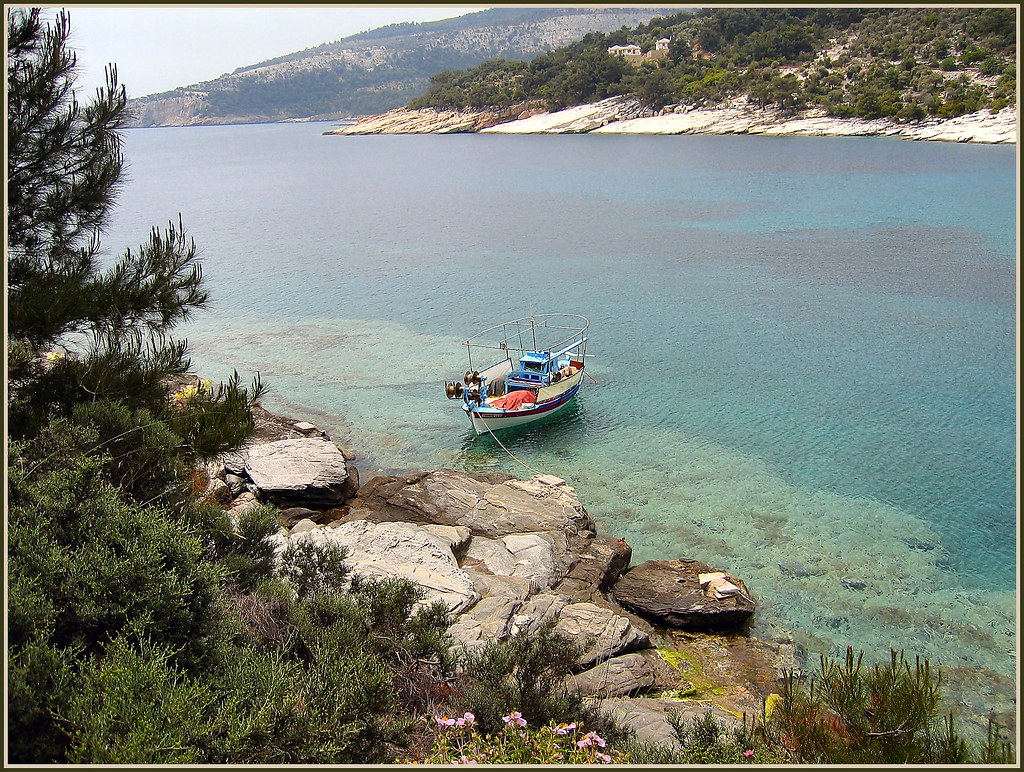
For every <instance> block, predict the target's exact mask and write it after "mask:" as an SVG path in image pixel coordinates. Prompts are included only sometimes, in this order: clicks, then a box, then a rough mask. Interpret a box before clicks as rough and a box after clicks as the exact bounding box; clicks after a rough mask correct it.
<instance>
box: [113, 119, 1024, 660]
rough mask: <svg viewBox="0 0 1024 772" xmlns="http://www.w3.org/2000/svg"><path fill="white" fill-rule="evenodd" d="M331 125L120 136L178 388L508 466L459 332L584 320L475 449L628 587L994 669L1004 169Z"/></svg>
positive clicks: (1011, 531) (727, 140)
mask: <svg viewBox="0 0 1024 772" xmlns="http://www.w3.org/2000/svg"><path fill="white" fill-rule="evenodd" d="M328 127H329V125H324V124H296V125H271V126H236V127H209V128H188V129H146V130H133V131H130V132H128V133H127V135H126V154H127V156H128V158H129V160H130V161H131V164H132V168H131V177H132V179H131V181H130V183H129V184H128V185H127V187H126V189H125V193H124V195H123V196H122V204H121V206H120V208H119V210H118V213H117V215H116V217H115V219H114V222H113V223H112V226H111V228H110V231H109V233H108V234H107V239H106V244H107V245H108V246H109V247H111V249H122V248H123V247H124V246H128V245H135V244H138V243H139V242H141V241H142V239H143V237H144V236H145V234H146V232H147V231H148V229H149V228H150V227H151V226H152V225H158V224H160V223H161V222H165V221H166V220H168V219H172V218H173V219H176V218H177V214H178V212H181V214H182V216H183V218H184V221H185V224H186V226H187V227H188V228H189V229H190V231H191V233H192V235H193V236H194V237H195V238H196V241H197V243H198V244H199V245H200V248H201V252H202V254H203V256H204V259H205V266H204V268H205V272H206V275H207V277H208V279H209V284H210V286H211V287H212V288H213V292H214V304H213V307H212V308H211V310H210V311H209V312H206V313H204V314H202V315H200V317H199V318H197V319H196V320H195V322H194V323H192V324H190V325H189V326H188V327H187V328H184V329H183V333H184V334H185V335H186V336H187V337H188V339H189V341H190V343H191V344H192V349H193V351H194V361H195V364H196V366H197V369H198V370H199V371H200V372H202V373H203V374H204V375H206V376H207V377H214V378H224V377H226V376H227V375H229V374H230V372H231V370H232V369H233V368H237V369H238V370H239V372H240V373H241V374H242V375H243V376H246V377H248V376H251V375H252V374H253V373H254V372H256V371H259V372H261V373H262V375H263V377H264V380H265V381H266V382H267V383H269V384H270V386H271V388H272V396H271V397H270V398H268V399H267V400H266V401H265V403H266V404H267V406H268V407H270V408H272V409H274V408H276V409H278V410H280V411H281V412H286V413H288V414H291V415H294V416H296V417H302V418H307V419H309V420H313V421H315V422H317V423H319V424H320V425H321V426H323V427H325V428H327V429H328V430H330V431H331V432H332V434H333V436H334V437H335V439H336V440H338V441H339V442H341V443H343V444H347V445H350V446H352V447H354V448H356V449H357V450H358V451H359V452H360V453H361V454H363V457H364V461H363V464H364V467H365V468H366V471H368V472H370V471H373V470H376V469H380V470H395V469H410V468H427V467H441V466H447V467H455V468H464V469H472V470H500V471H506V472H510V473H513V474H519V475H521V476H529V474H530V471H529V470H527V469H526V468H524V467H523V466H520V465H518V464H517V463H516V462H515V461H513V460H511V459H510V458H509V457H508V456H507V455H506V454H505V453H504V452H503V451H502V450H501V448H500V447H499V446H498V445H497V444H496V443H495V442H494V441H493V440H492V439H490V438H487V437H476V436H475V435H474V434H473V433H472V431H471V429H470V428H469V425H468V422H467V421H466V420H465V417H464V416H463V415H462V413H461V411H460V410H459V409H458V406H457V403H455V402H449V401H448V400H446V399H445V398H444V395H443V393H442V382H443V381H444V379H445V378H452V377H455V376H457V375H458V374H460V373H461V372H462V371H463V370H464V369H465V366H466V364H465V359H464V356H465V354H464V349H463V348H462V347H461V345H460V343H461V341H462V340H463V339H465V338H466V337H468V336H469V335H471V334H472V333H474V332H476V331H477V330H478V329H479V328H481V327H484V326H488V325H490V324H492V323H495V322H499V321H502V320H503V319H506V318H512V317H517V316H523V315H527V314H529V313H530V312H531V311H534V312H537V313H541V312H556V311H564V312H572V313H580V314H584V315H586V316H588V317H589V318H590V319H591V330H590V333H591V340H590V344H589V351H590V352H592V353H594V354H595V355H596V356H595V357H594V358H593V359H592V360H591V361H590V363H589V364H588V372H589V373H591V374H592V376H593V378H592V379H591V380H590V381H589V383H587V384H586V386H585V388H584V390H583V391H582V392H581V394H580V396H579V398H578V400H577V403H576V404H575V406H574V407H572V408H571V410H569V411H568V412H567V413H565V414H564V415H563V416H562V417H559V418H556V419H552V420H551V421H550V422H548V423H546V424H543V425H539V426H535V427H531V428H529V429H526V430H516V431H513V432H512V433H510V434H508V435H507V436H506V437H504V438H503V441H504V443H505V444H506V445H507V446H508V448H509V449H510V450H511V451H512V452H513V453H514V454H515V455H516V456H517V457H518V458H520V459H521V460H522V461H523V462H525V463H526V464H528V465H529V466H530V467H533V468H536V469H541V470H544V471H545V472H549V473H552V474H556V475H559V476H561V477H564V478H566V479H568V480H569V481H570V482H571V483H572V484H574V485H575V486H576V487H577V489H578V491H579V494H580V498H581V499H582V501H583V502H584V504H585V505H586V506H587V509H588V510H589V511H590V512H591V514H592V515H593V516H594V517H595V519H596V520H597V522H598V525H599V528H600V529H601V530H602V531H604V532H607V533H610V534H614V535H617V536H623V537H624V538H626V539H627V540H628V541H629V542H630V543H631V544H632V545H633V548H634V563H637V562H640V561H643V560H647V559H653V558H674V557H682V556H685V557H694V558H699V559H702V560H706V561H708V562H710V563H712V564H714V565H716V566H718V567H720V568H722V569H725V570H729V571H732V572H734V573H736V574H737V575H739V576H741V577H742V578H743V579H744V581H746V582H747V584H748V585H749V586H750V587H751V588H752V589H753V590H754V592H755V593H756V594H757V595H758V596H759V598H760V606H759V612H758V622H757V625H756V627H755V632H759V633H761V634H771V633H772V632H773V631H774V630H775V629H776V628H784V629H787V630H791V631H793V633H794V635H795V637H796V639H797V640H798V641H799V642H800V643H801V644H803V645H805V646H806V647H807V648H808V650H809V651H825V650H828V649H832V650H834V651H838V650H842V649H844V648H845V646H846V645H848V644H850V645H853V646H855V647H859V648H864V649H868V650H870V651H872V652H877V653H882V654H884V653H885V652H886V651H887V650H888V647H889V646H897V647H904V648H906V649H907V650H908V652H912V653H919V654H923V655H927V656H929V657H931V658H932V660H933V662H937V663H941V664H955V665H969V666H978V667H984V668H988V669H991V670H995V671H997V672H1000V673H1003V674H1006V675H1010V674H1012V673H1013V672H1014V670H1015V659H1014V651H1015V647H1016V637H1015V628H1016V592H1015V587H1016V480H1015V475H1016V449H1015V448H1016V443H1015V422H1016V385H1015V382H1016V337H1015V336H1016V310H1015V304H1016V298H1017V295H1016V285H1017V271H1016V234H1015V227H1016V221H1015V211H1016V206H1015V185H1016V182H1015V165H1016V157H1015V153H1016V149H1015V148H1014V147H992V146H969V145H950V144H940V143H920V142H905V141H899V140H888V139H878V138H864V139H860V138H801V139H796V138H770V137H733V136H725V137H614V136H560V137H545V136H533V137H529V136H528V137H514V136H507V137H502V136H487V135H459V136H411V137H323V136H321V135H320V133H321V132H322V131H323V130H324V129H326V128H328Z"/></svg>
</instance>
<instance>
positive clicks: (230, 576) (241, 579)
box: [208, 505, 281, 592]
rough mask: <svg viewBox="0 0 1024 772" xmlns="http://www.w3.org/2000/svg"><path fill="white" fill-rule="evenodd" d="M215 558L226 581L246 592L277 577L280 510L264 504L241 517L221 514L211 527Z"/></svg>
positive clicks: (225, 513)
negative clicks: (274, 537)
mask: <svg viewBox="0 0 1024 772" xmlns="http://www.w3.org/2000/svg"><path fill="white" fill-rule="evenodd" d="M208 528H209V531H208V534H209V536H210V538H211V539H212V542H213V555H214V556H215V558H216V559H217V560H218V562H219V565H220V567H221V568H222V569H223V570H224V573H225V578H226V580H227V581H228V582H229V583H230V584H231V585H232V586H233V587H234V588H235V589H236V590H238V591H241V592H247V591H249V590H252V589H253V588H254V587H256V586H257V585H258V584H260V583H261V582H267V581H269V580H270V579H272V578H273V577H274V549H275V547H274V543H273V541H272V538H271V537H273V536H275V535H276V534H277V533H278V531H280V530H281V520H280V517H279V515H278V512H277V510H276V509H275V508H274V507H271V506H269V505H261V506H257V507H253V508H252V509H249V510H246V511H244V512H242V513H240V514H237V515H236V514H235V513H232V512H223V511H222V510H221V511H220V514H219V515H218V516H216V517H215V518H214V519H213V521H212V522H210V523H209V525H208Z"/></svg>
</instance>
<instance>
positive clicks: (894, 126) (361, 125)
mask: <svg viewBox="0 0 1024 772" xmlns="http://www.w3.org/2000/svg"><path fill="white" fill-rule="evenodd" d="M1017 116H1018V114H1017V108H1016V106H1011V107H1006V108H1004V109H1003V110H1000V111H999V112H997V113H992V112H990V111H988V110H982V111H980V112H977V113H971V114H969V115H962V116H959V117H957V118H948V119H939V118H929V119H925V120H923V121H919V122H917V123H898V122H896V121H892V120H889V119H879V120H872V121H868V120H863V119H857V118H832V117H829V116H827V115H825V113H824V111H821V110H804V111H801V112H798V113H782V112H780V111H778V110H774V109H760V108H757V107H754V106H751V105H749V104H748V103H747V102H746V101H745V100H744V99H739V100H734V101H733V102H732V103H730V104H728V105H726V106H722V107H713V108H692V107H684V106H679V107H675V108H666V109H664V110H662V111H661V113H659V114H658V115H652V114H651V112H650V111H649V110H644V109H643V108H642V107H641V106H640V105H639V104H638V103H637V101H636V100H635V99H630V98H626V97H611V98H609V99H605V100H602V101H600V102H596V103H594V104H587V105H577V106H575V107H570V108H567V109H565V110H558V111H555V112H543V111H541V110H540V109H539V108H538V106H537V105H536V104H532V105H519V106H516V107H514V108H508V109H506V110H501V111H495V110H480V111H469V110H461V111H444V110H434V109H425V110H405V109H399V110H392V111H390V112H388V113H384V114H383V115H374V116H368V117H366V118H362V119H360V120H359V121H357V122H356V123H355V124H353V125H350V126H342V127H339V128H337V129H332V130H331V131H327V132H324V133H325V134H339V135H354V134H433V133H456V132H462V133H465V132H478V133H481V134H585V133H592V134H764V135H786V136H815V137H822V136H831V137H845V136H888V137H899V138H901V139H915V140H937V141H945V142H977V143H984V144H1015V143H1016V142H1017Z"/></svg>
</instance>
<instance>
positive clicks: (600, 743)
mask: <svg viewBox="0 0 1024 772" xmlns="http://www.w3.org/2000/svg"><path fill="white" fill-rule="evenodd" d="M584 739H589V740H592V741H593V742H594V744H595V745H597V747H598V748H603V747H604V745H605V742H604V740H602V739H601V738H600V737H599V736H598V734H597V732H587V734H586V735H585V737H584ZM588 745H589V743H588Z"/></svg>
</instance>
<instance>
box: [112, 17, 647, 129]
mask: <svg viewBox="0 0 1024 772" xmlns="http://www.w3.org/2000/svg"><path fill="white" fill-rule="evenodd" d="M660 12H664V10H663V9H662V10H661V11H660ZM658 13H659V9H656V8H492V9H489V10H486V11H481V12H478V13H472V14H466V15H464V16H459V17H456V18H454V19H444V20H441V21H436V22H426V23H405V24H391V25H388V26H386V27H380V28H378V29H373V30H369V31H367V32H362V33H360V34H358V35H352V36H351V37H348V38H344V39H341V40H336V41H334V42H330V43H324V44H323V45H319V46H315V47H313V48H309V49H306V50H303V51H298V52H296V53H292V54H288V55H286V56H280V57H276V58H274V59H269V60H267V61H264V62H260V63H258V64H252V65H247V66H244V67H239V68H238V69H236V70H235V71H234V72H232V73H229V74H226V75H222V76H220V77H218V78H215V79H213V80H210V81H206V82H204V83H198V84H194V85H191V86H183V87H180V88H177V89H175V90H173V91H169V92H165V93H161V94H154V95H150V96H145V97H142V98H139V99H133V100H132V102H131V107H132V110H133V112H134V113H135V114H136V116H137V117H136V119H135V121H134V122H133V123H132V125H136V126H167V125H173V126H181V125H198V124H215V123H259V122H266V121H281V120H299V119H309V118H319V119H330V118H344V117H351V116H358V115H366V114H371V113H378V112H383V111H385V110H390V109H392V108H395V107H400V106H402V105H404V104H406V103H407V102H409V100H411V99H413V98H415V97H416V96H418V95H420V94H422V93H423V91H424V90H425V89H426V87H427V82H428V79H429V78H430V76H431V75H433V74H434V73H436V72H438V71H440V70H445V69H452V68H464V67H472V66H475V65H477V64H480V63H481V62H484V61H486V60H488V59H493V58H495V57H502V58H507V59H517V60H529V59H530V58H532V57H533V56H536V55H537V54H540V53H543V52H545V51H548V50H550V49H552V48H555V47H558V46H562V45H566V44H567V43H570V42H572V41H574V40H577V39H579V38H580V37H582V36H583V35H585V34H588V33H590V32H595V31H609V30H614V29H618V28H620V27H623V26H626V25H635V24H639V23H642V22H645V21H647V20H648V19H650V18H652V17H653V16H655V15H657V14H658Z"/></svg>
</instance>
